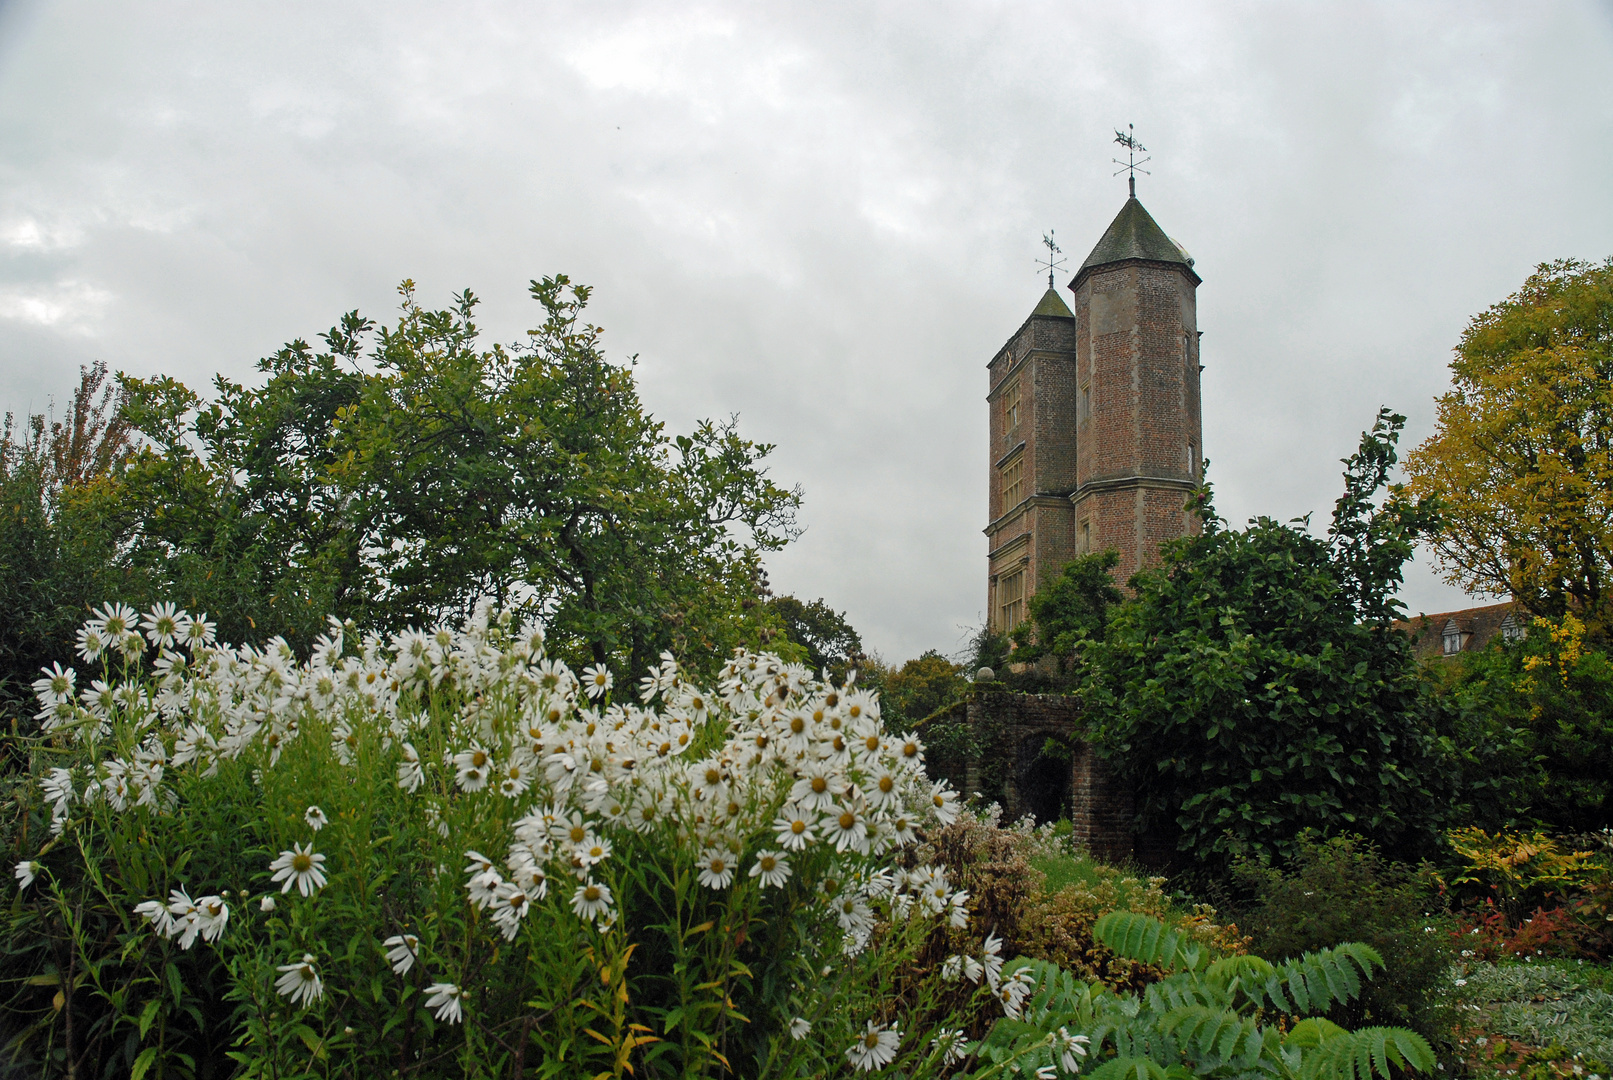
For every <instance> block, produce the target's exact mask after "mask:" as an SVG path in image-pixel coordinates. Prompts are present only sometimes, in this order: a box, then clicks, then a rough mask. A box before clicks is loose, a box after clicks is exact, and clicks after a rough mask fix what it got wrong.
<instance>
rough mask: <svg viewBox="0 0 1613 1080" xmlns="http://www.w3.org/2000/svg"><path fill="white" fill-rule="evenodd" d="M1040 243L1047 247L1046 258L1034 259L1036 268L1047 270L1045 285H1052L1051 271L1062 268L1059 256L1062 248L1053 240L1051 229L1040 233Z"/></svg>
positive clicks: (1061, 260) (1062, 251) (1049, 286)
mask: <svg viewBox="0 0 1613 1080" xmlns="http://www.w3.org/2000/svg"><path fill="white" fill-rule="evenodd" d="M1042 243H1043V245H1044V246H1046V248H1047V258H1045V259H1037V260H1036V269H1037V270H1038V271H1040V270H1046V271H1047V287H1048V288H1049V289H1051V288H1052V287H1053V271H1055V270H1063V269H1064V260H1063V259H1061V258H1059V256H1060V255H1062V254H1064V249H1063V248H1061V247H1059V246H1058V245H1057V244H1055V243H1054V242H1053V230H1052V229H1049V230H1047V232H1045V233H1043V234H1042Z"/></svg>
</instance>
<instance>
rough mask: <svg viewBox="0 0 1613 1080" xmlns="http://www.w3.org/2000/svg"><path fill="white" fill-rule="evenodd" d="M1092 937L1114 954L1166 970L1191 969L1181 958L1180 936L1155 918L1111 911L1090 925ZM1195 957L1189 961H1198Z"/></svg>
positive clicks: (1184, 957)
mask: <svg viewBox="0 0 1613 1080" xmlns="http://www.w3.org/2000/svg"><path fill="white" fill-rule="evenodd" d="M1092 934H1093V936H1094V937H1096V938H1097V939H1098V940H1099V941H1101V942H1103V943H1104V944H1105V945H1106V946H1108V947H1109V948H1110V949H1112V950H1113V951H1114V952H1115V953H1116V954H1117V955H1120V956H1124V957H1125V958H1126V959H1128V960H1136V961H1137V962H1138V963H1142V964H1154V965H1157V966H1159V967H1163V968H1165V969H1166V970H1172V969H1175V968H1180V967H1190V966H1192V965H1191V964H1190V961H1189V958H1188V957H1186V956H1184V955H1182V938H1181V935H1179V934H1177V933H1176V932H1175V931H1173V930H1171V929H1170V928H1169V927H1167V926H1166V925H1165V924H1164V923H1162V922H1160V921H1159V920H1158V919H1153V918H1150V917H1148V916H1147V915H1138V914H1137V913H1136V912H1132V911H1111V912H1109V913H1108V914H1107V915H1105V916H1103V917H1102V918H1101V919H1099V920H1098V921H1097V922H1096V923H1094V924H1093V926H1092ZM1197 958H1198V956H1197V954H1195V956H1194V957H1193V958H1192V959H1197Z"/></svg>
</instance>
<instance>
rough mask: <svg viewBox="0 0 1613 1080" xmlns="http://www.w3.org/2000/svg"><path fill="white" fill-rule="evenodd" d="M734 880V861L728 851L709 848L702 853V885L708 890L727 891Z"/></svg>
mask: <svg viewBox="0 0 1613 1080" xmlns="http://www.w3.org/2000/svg"><path fill="white" fill-rule="evenodd" d="M733 880H734V860H733V857H732V856H730V855H729V854H728V852H726V851H721V850H718V849H717V848H707V849H706V850H705V851H702V852H701V853H700V884H702V885H704V886H705V887H706V888H708V889H726V888H728V886H729V884H730V883H732V882H733Z"/></svg>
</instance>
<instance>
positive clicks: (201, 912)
mask: <svg viewBox="0 0 1613 1080" xmlns="http://www.w3.org/2000/svg"><path fill="white" fill-rule="evenodd" d="M196 921H197V923H198V924H199V925H200V927H201V931H202V940H203V941H206V942H208V943H212V942H214V941H217V940H218V937H219V935H220V934H222V933H224V927H225V926H226V925H227V924H228V923H229V921H230V907H229V905H228V904H226V903H225V902H224V898H223V897H221V896H204V897H202V898H201V899H200V900H198V901H196Z"/></svg>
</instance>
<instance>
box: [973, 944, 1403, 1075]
mask: <svg viewBox="0 0 1613 1080" xmlns="http://www.w3.org/2000/svg"><path fill="white" fill-rule="evenodd" d="M1094 931H1095V933H1096V934H1097V936H1098V938H1099V940H1100V941H1102V942H1103V944H1104V945H1105V946H1106V947H1108V948H1109V949H1112V950H1113V951H1114V952H1115V953H1117V954H1118V955H1120V956H1122V957H1125V958H1127V959H1129V960H1132V961H1134V962H1136V963H1139V964H1146V965H1148V966H1150V967H1157V968H1159V969H1160V970H1161V971H1163V972H1164V973H1165V977H1164V978H1163V979H1161V980H1160V981H1159V982H1158V983H1156V984H1154V985H1153V986H1150V987H1149V988H1148V991H1147V993H1143V994H1138V993H1132V992H1123V993H1111V992H1109V991H1108V990H1106V989H1104V988H1102V987H1101V986H1096V985H1092V984H1088V983H1084V982H1080V981H1077V980H1076V979H1074V978H1072V977H1071V976H1070V974H1069V973H1068V972H1065V971H1060V970H1059V969H1058V968H1057V967H1055V966H1054V965H1051V964H1047V963H1045V962H1042V961H1034V960H1026V959H1023V958H1022V959H1020V960H1016V961H1015V962H1014V963H1013V964H1011V965H1010V966H1009V967H1008V968H1007V969H1006V970H1005V971H1004V972H1003V973H1002V980H1001V984H1000V987H999V997H1000V998H1001V1000H1002V1001H1003V1004H1004V1009H1005V1012H1006V1014H1007V1015H1005V1016H1004V1018H1003V1019H1001V1020H998V1021H997V1022H996V1024H995V1025H993V1027H992V1030H991V1032H990V1034H989V1035H988V1036H987V1037H986V1038H985V1039H984V1040H983V1041H982V1042H981V1043H980V1044H979V1045H978V1046H975V1047H972V1048H970V1049H971V1050H972V1052H973V1053H974V1054H975V1055H976V1057H977V1060H978V1063H979V1064H981V1065H982V1066H985V1067H984V1068H981V1069H980V1070H979V1071H977V1072H975V1073H973V1074H971V1075H972V1076H974V1077H977V1078H980V1080H984V1078H985V1077H988V1076H1000V1075H1003V1074H1004V1073H1005V1072H1013V1073H1018V1074H1020V1075H1024V1076H1030V1075H1035V1076H1038V1077H1045V1078H1047V1080H1052V1078H1053V1077H1058V1076H1070V1075H1073V1074H1075V1073H1076V1072H1077V1071H1080V1072H1082V1073H1083V1075H1086V1076H1088V1077H1091V1078H1092V1080H1189V1078H1192V1077H1216V1078H1220V1077H1226V1078H1233V1077H1249V1076H1284V1077H1294V1078H1298V1080H1373V1077H1374V1076H1376V1077H1381V1078H1382V1080H1394V1078H1395V1077H1399V1076H1401V1075H1403V1074H1404V1073H1405V1072H1406V1071H1412V1070H1414V1071H1418V1072H1428V1071H1430V1070H1431V1069H1433V1067H1434V1065H1435V1060H1434V1054H1433V1051H1432V1049H1431V1048H1430V1047H1429V1045H1428V1043H1427V1042H1426V1041H1425V1040H1424V1039H1423V1038H1422V1037H1421V1036H1419V1035H1418V1034H1416V1033H1415V1032H1412V1031H1408V1030H1406V1029H1404V1028H1398V1027H1368V1028H1362V1029H1360V1030H1357V1031H1353V1032H1352V1031H1346V1030H1344V1029H1342V1028H1340V1027H1339V1026H1337V1025H1336V1024H1333V1023H1331V1022H1330V1021H1329V1020H1327V1019H1326V1018H1325V1014H1327V1013H1328V1012H1330V1011H1337V1010H1338V1009H1339V1008H1340V1007H1341V1006H1344V1005H1347V1004H1348V1003H1349V1002H1351V1001H1353V1000H1355V999H1356V998H1357V997H1358V996H1359V995H1360V994H1361V992H1362V989H1363V986H1365V985H1370V980H1372V978H1373V977H1374V975H1375V974H1378V973H1379V971H1380V969H1381V968H1382V967H1383V958H1382V957H1380V956H1379V955H1378V954H1377V952H1376V951H1375V950H1373V949H1372V948H1371V947H1369V946H1366V945H1361V944H1356V943H1344V944H1340V945H1337V946H1335V947H1333V948H1331V949H1323V950H1319V951H1317V952H1314V953H1306V954H1305V955H1304V956H1302V957H1299V958H1298V959H1296V960H1293V961H1290V962H1288V963H1286V964H1273V963H1270V962H1268V961H1266V960H1262V959H1261V958H1259V957H1257V956H1231V957H1223V958H1221V959H1215V958H1214V957H1213V956H1212V954H1211V953H1210V951H1209V950H1207V949H1204V948H1202V947H1200V946H1198V945H1195V944H1192V943H1190V942H1189V941H1187V940H1185V939H1184V938H1183V937H1182V936H1181V935H1179V934H1176V933H1174V932H1173V931H1171V930H1170V928H1169V927H1167V926H1166V925H1165V924H1164V923H1162V922H1160V921H1159V920H1157V919H1150V918H1148V917H1147V916H1143V915H1136V914H1132V913H1129V912H1114V913H1112V914H1109V915H1105V916H1104V917H1103V918H1102V919H1099V920H1098V923H1097V925H1096V926H1095V928H1094ZM1301 1017H1303V1018H1304V1019H1299V1018H1301ZM1289 1018H1293V1022H1290V1020H1289Z"/></svg>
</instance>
